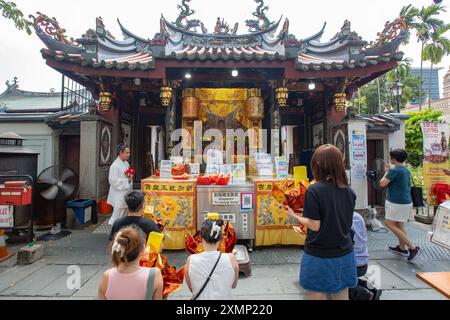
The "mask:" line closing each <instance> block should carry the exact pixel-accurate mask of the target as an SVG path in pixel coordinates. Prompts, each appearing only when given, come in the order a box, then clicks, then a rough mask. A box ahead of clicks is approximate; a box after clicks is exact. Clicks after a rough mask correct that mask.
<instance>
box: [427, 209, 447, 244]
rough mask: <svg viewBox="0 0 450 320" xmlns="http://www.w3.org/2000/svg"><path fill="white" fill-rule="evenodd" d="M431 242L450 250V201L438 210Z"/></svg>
mask: <svg viewBox="0 0 450 320" xmlns="http://www.w3.org/2000/svg"><path fill="white" fill-rule="evenodd" d="M431 242H433V243H435V244H437V245H439V246H442V247H444V248H447V249H449V250H450V201H447V202H444V203H443V204H441V205H440V206H439V208H438V210H437V213H436V216H435V217H434V222H433V234H432V236H431Z"/></svg>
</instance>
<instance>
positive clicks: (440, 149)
mask: <svg viewBox="0 0 450 320" xmlns="http://www.w3.org/2000/svg"><path fill="white" fill-rule="evenodd" d="M421 128H422V134H423V182H424V187H425V190H426V192H427V204H428V205H429V206H435V207H437V206H438V205H439V200H438V199H437V198H436V195H435V194H434V192H433V189H434V185H435V184H437V183H439V184H450V177H449V176H447V175H446V174H445V172H444V169H448V168H449V166H448V164H449V163H448V161H449V149H448V136H449V127H448V124H447V123H436V122H424V123H421Z"/></svg>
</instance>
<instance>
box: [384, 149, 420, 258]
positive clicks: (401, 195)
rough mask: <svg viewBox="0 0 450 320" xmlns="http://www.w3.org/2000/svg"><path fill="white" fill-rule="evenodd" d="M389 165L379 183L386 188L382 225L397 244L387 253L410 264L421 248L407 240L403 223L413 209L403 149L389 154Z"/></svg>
mask: <svg viewBox="0 0 450 320" xmlns="http://www.w3.org/2000/svg"><path fill="white" fill-rule="evenodd" d="M390 157H391V164H392V165H393V166H394V167H393V168H391V167H390V165H386V166H385V171H386V174H385V175H384V177H383V178H382V179H381V181H380V186H381V187H382V188H387V197H386V204H385V212H386V214H385V220H384V224H385V225H386V227H387V228H388V229H389V230H391V231H392V233H393V234H394V235H395V236H396V237H397V238H398V240H399V244H398V245H397V246H395V247H389V251H391V252H393V253H395V254H398V255H401V256H404V257H406V261H407V262H412V261H414V260H415V259H417V257H418V256H419V255H420V253H421V248H420V247H419V246H416V245H415V244H414V243H412V241H411V240H410V239H409V238H408V234H407V233H406V230H405V223H406V222H408V220H409V217H410V215H411V210H412V209H413V203H412V197H411V173H410V172H409V170H408V169H407V168H406V167H405V165H404V164H405V162H406V159H407V158H408V154H407V153H406V151H405V150H403V149H395V150H392V151H391V152H390Z"/></svg>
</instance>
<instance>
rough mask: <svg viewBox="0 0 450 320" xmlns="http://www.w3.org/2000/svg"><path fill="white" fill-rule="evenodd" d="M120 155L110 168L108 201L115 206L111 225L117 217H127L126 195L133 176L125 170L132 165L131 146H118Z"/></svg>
mask: <svg viewBox="0 0 450 320" xmlns="http://www.w3.org/2000/svg"><path fill="white" fill-rule="evenodd" d="M118 151H119V155H118V156H117V159H116V160H114V162H113V163H112V165H111V167H110V168H109V176H108V180H109V193H108V200H107V203H108V204H110V205H111V206H112V207H113V213H112V216H111V218H110V219H109V222H108V223H109V225H111V226H112V225H113V224H114V222H115V221H116V220H117V219H120V218H122V217H126V216H127V214H128V209H127V204H126V203H125V199H124V196H125V195H126V194H127V193H128V192H129V191H130V190H131V188H132V186H131V182H132V181H131V177H127V176H126V175H125V172H126V171H127V170H128V168H129V167H130V164H129V163H128V160H130V154H131V152H130V148H129V147H128V146H127V145H125V144H121V145H119V146H118Z"/></svg>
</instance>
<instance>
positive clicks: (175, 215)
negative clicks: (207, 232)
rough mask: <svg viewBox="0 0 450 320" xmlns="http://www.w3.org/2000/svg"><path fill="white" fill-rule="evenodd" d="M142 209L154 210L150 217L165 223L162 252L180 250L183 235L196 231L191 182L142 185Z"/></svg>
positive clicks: (193, 184) (151, 181)
mask: <svg viewBox="0 0 450 320" xmlns="http://www.w3.org/2000/svg"><path fill="white" fill-rule="evenodd" d="M142 190H143V191H144V192H145V194H146V197H145V205H146V206H152V207H153V208H154V215H155V216H156V217H157V218H158V219H162V220H164V221H166V228H165V230H164V234H165V237H164V243H163V245H164V249H169V250H182V249H184V246H185V241H184V234H185V232H189V233H192V234H193V233H195V231H196V229H197V188H196V182H195V181H183V182H178V181H164V180H158V179H147V180H143V181H142Z"/></svg>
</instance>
